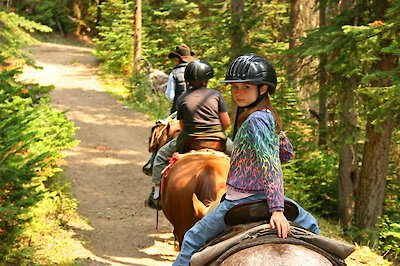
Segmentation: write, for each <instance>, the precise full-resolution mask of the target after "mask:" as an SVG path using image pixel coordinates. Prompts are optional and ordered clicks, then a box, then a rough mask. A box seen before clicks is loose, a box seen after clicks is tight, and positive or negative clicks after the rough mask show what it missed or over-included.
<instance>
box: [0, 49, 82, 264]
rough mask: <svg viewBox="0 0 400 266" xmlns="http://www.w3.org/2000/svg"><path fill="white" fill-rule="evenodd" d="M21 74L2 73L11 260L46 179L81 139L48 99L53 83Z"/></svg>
mask: <svg viewBox="0 0 400 266" xmlns="http://www.w3.org/2000/svg"><path fill="white" fill-rule="evenodd" d="M5 61H6V58H4V57H0V64H3V65H6V63H5ZM19 73H20V69H9V70H3V71H1V72H0V217H1V218H0V258H7V260H11V257H13V254H12V252H14V251H15V248H16V246H15V242H14V241H15V240H18V239H19V237H20V235H21V234H22V232H23V230H24V228H25V226H26V224H27V223H28V222H29V221H30V220H31V217H32V216H31V215H30V213H29V210H30V207H32V206H34V205H35V204H36V203H37V202H38V201H40V200H41V199H42V197H43V195H44V193H46V192H47V189H46V188H45V187H44V186H43V182H45V181H46V180H48V179H50V178H52V177H53V176H54V174H55V173H57V172H60V171H61V169H60V168H59V167H58V165H57V161H58V160H59V159H61V158H62V157H63V155H62V154H61V151H62V150H63V149H65V148H68V147H71V146H73V145H74V144H75V143H76V142H75V141H74V140H73V138H72V136H73V134H74V131H75V127H74V126H73V125H72V123H70V122H68V121H67V119H66V118H65V116H64V114H62V113H59V112H57V111H55V110H53V109H52V108H51V106H50V104H49V102H48V100H49V99H48V96H47V93H48V92H49V90H50V89H51V87H40V86H38V85H36V84H24V83H21V82H18V81H16V76H17V75H18V74H19ZM17 242H18V241H17ZM14 263H15V262H14Z"/></svg>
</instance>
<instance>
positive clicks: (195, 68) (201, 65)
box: [185, 59, 214, 82]
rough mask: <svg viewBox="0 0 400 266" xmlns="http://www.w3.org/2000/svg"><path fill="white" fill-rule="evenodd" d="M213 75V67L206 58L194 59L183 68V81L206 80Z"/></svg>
mask: <svg viewBox="0 0 400 266" xmlns="http://www.w3.org/2000/svg"><path fill="white" fill-rule="evenodd" d="M212 77H214V69H213V68H212V66H211V65H210V64H209V63H208V62H207V61H206V60H202V59H200V60H195V61H193V62H190V63H189V64H188V65H187V66H186V68H185V81H186V82H189V81H207V80H209V79H210V78H212Z"/></svg>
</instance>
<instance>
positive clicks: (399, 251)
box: [379, 215, 400, 264]
mask: <svg viewBox="0 0 400 266" xmlns="http://www.w3.org/2000/svg"><path fill="white" fill-rule="evenodd" d="M379 246H380V250H381V252H382V254H383V255H384V256H385V257H388V258H390V260H392V261H393V262H394V263H396V264H398V263H399V262H400V224H399V223H395V222H393V221H392V220H390V219H389V217H388V216H387V215H385V216H384V217H383V218H382V219H381V224H380V231H379Z"/></svg>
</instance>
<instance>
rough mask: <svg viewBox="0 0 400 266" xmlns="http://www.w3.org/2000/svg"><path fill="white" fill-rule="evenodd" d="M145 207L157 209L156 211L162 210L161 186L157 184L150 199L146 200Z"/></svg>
mask: <svg viewBox="0 0 400 266" xmlns="http://www.w3.org/2000/svg"><path fill="white" fill-rule="evenodd" d="M144 203H145V205H146V206H148V207H150V208H152V209H155V210H162V206H161V195H160V185H159V184H156V185H155V186H154V187H153V189H152V190H151V193H150V195H149V198H148V199H146V200H145V202H144Z"/></svg>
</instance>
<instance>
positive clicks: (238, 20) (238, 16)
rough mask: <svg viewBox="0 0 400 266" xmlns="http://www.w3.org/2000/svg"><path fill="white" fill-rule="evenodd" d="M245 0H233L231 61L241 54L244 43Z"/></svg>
mask: <svg viewBox="0 0 400 266" xmlns="http://www.w3.org/2000/svg"><path fill="white" fill-rule="evenodd" d="M244 3H245V1H244V0H231V61H232V60H233V59H235V58H236V57H237V56H239V55H240V50H241V48H242V47H243V44H244V38H245V33H244V30H243V22H242V20H243V12H244Z"/></svg>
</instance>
